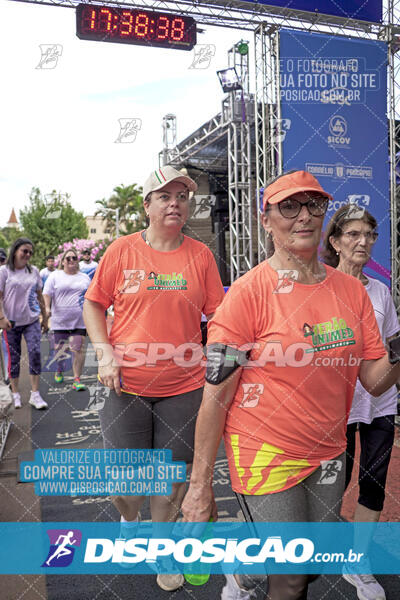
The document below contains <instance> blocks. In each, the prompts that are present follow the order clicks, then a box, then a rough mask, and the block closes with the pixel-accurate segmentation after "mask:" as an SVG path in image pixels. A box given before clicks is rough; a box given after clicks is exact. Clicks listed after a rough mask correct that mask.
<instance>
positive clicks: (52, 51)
mask: <svg viewBox="0 0 400 600" xmlns="http://www.w3.org/2000/svg"><path fill="white" fill-rule="evenodd" d="M39 48H40V52H41V54H42V56H41V57H40V61H39V64H38V66H37V67H36V69H55V68H56V66H57V63H58V59H59V57H60V56H61V54H62V51H63V47H62V46H61V44H39Z"/></svg>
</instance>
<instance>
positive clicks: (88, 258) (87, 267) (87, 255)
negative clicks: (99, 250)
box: [79, 250, 98, 279]
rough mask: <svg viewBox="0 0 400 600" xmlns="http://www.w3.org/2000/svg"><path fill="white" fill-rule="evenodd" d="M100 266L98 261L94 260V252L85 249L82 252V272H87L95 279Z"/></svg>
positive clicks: (80, 266)
mask: <svg viewBox="0 0 400 600" xmlns="http://www.w3.org/2000/svg"><path fill="white" fill-rule="evenodd" d="M97 267H98V263H97V262H96V261H95V260H92V254H91V251H90V250H84V251H83V252H82V260H81V262H80V263H79V268H80V270H81V272H82V273H86V275H88V277H89V278H90V279H93V276H94V274H95V271H96V269H97Z"/></svg>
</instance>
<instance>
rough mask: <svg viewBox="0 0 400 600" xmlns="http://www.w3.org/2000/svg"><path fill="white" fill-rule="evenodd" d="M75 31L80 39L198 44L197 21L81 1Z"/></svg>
mask: <svg viewBox="0 0 400 600" xmlns="http://www.w3.org/2000/svg"><path fill="white" fill-rule="evenodd" d="M76 35H77V36H78V38H80V39H81V40H96V41H99V42H122V43H126V44H140V45H148V46H157V47H161V48H178V49H180V50H191V49H192V48H193V46H194V45H195V44H196V21H195V20H194V19H192V18H191V17H185V16H180V15H171V14H168V13H158V12H152V11H149V10H143V9H131V8H115V7H113V6H104V5H101V6H98V5H94V4H79V5H78V6H77V9H76Z"/></svg>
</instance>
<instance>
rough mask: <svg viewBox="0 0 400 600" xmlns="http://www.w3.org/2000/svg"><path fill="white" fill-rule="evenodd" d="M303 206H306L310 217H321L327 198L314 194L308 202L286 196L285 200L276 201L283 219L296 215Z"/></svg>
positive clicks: (326, 206) (325, 209)
mask: <svg viewBox="0 0 400 600" xmlns="http://www.w3.org/2000/svg"><path fill="white" fill-rule="evenodd" d="M303 206H307V210H308V212H309V214H310V215H311V216H312V217H323V216H324V214H325V213H326V211H327V208H328V200H327V198H325V197H324V196H314V197H311V198H310V200H308V202H299V200H296V199H295V198H286V200H282V201H281V202H278V209H279V212H280V213H281V215H282V217H285V219H295V218H296V217H298V216H299V214H300V211H301V209H302V208H303Z"/></svg>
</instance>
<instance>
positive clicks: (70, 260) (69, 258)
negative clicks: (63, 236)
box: [65, 256, 78, 262]
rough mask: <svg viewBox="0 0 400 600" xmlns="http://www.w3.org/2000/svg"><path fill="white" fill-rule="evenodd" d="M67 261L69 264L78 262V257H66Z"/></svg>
mask: <svg viewBox="0 0 400 600" xmlns="http://www.w3.org/2000/svg"><path fill="white" fill-rule="evenodd" d="M65 260H66V261H67V262H76V261H77V260H78V258H77V257H76V256H66V258H65Z"/></svg>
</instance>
